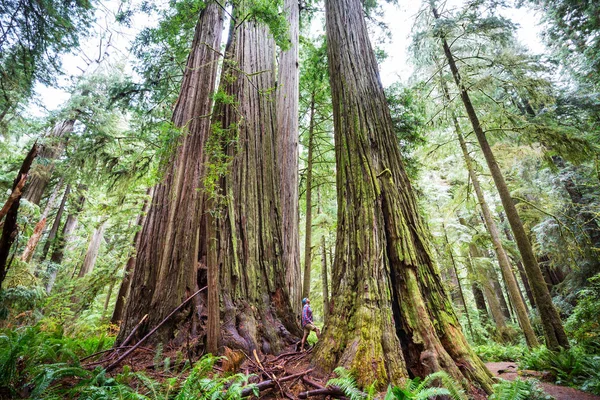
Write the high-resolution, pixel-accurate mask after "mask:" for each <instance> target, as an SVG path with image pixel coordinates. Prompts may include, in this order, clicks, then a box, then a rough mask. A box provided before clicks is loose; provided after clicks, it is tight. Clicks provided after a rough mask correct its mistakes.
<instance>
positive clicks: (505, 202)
mask: <svg viewBox="0 0 600 400" xmlns="http://www.w3.org/2000/svg"><path fill="white" fill-rule="evenodd" d="M432 11H433V14H434V16H435V18H436V19H438V18H439V14H438V12H437V10H436V9H435V8H433V9H432ZM441 40H442V46H443V49H444V54H445V56H446V60H447V62H448V64H449V66H450V70H451V71H452V76H453V77H454V81H455V83H456V86H457V88H458V90H459V92H460V97H461V100H462V102H463V105H464V107H465V110H466V113H467V116H468V118H469V121H470V122H471V125H472V126H473V131H474V132H475V136H476V137H477V141H478V142H479V146H480V147H481V150H482V152H483V155H484V157H485V160H486V162H487V165H488V168H489V169H490V172H491V174H492V178H493V179H494V183H495V185H496V188H497V189H498V194H499V195H500V200H501V201H502V206H503V207H504V211H505V212H506V217H507V219H508V222H509V223H510V226H511V229H512V231H513V235H514V237H515V241H516V242H517V246H518V248H519V252H520V253H521V258H522V260H523V265H524V267H525V272H526V273H527V277H528V279H529V284H530V285H531V290H532V292H533V296H534V298H535V303H536V304H537V305H538V310H539V312H540V316H541V319H542V326H543V327H544V336H545V338H546V345H547V346H548V348H550V349H557V348H559V347H569V341H568V339H567V335H566V333H565V330H564V328H563V326H562V321H561V320H560V316H559V314H558V312H557V311H556V308H554V304H553V303H552V297H551V296H550V291H549V290H548V287H547V286H546V284H545V282H544V277H543V275H542V271H541V270H540V267H539V265H538V263H537V259H536V257H535V254H534V253H533V248H532V246H531V242H530V241H529V237H528V236H527V233H526V232H525V228H524V227H523V223H522V221H521V218H520V216H519V213H518V212H517V208H516V207H515V204H514V202H513V199H512V197H511V195H510V191H509V190H508V186H506V182H505V181H504V175H503V174H502V171H501V170H500V167H499V165H498V163H497V161H496V158H495V156H494V153H493V152H492V149H491V147H490V144H489V143H488V141H487V137H486V135H485V132H484V131H483V128H482V126H481V124H480V122H479V118H478V116H477V113H476V111H475V108H474V107H473V104H472V102H471V98H470V96H469V92H468V90H467V88H466V87H465V86H464V84H463V82H462V79H461V76H460V73H459V71H458V67H457V66H456V62H455V60H454V56H453V55H452V51H451V50H450V46H449V45H448V42H447V41H446V39H445V38H444V37H443V36H442V38H441Z"/></svg>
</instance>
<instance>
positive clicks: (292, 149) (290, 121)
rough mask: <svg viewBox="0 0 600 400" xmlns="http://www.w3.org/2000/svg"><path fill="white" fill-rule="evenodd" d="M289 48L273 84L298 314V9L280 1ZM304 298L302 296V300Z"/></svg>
mask: <svg viewBox="0 0 600 400" xmlns="http://www.w3.org/2000/svg"><path fill="white" fill-rule="evenodd" d="M283 8H284V12H285V13H286V15H287V21H288V24H289V34H290V38H289V39H290V48H289V49H288V50H286V51H283V52H282V53H281V58H280V61H279V66H278V68H279V71H278V74H279V76H278V80H277V110H276V111H277V139H276V141H277V161H278V163H279V176H280V182H281V189H280V198H281V226H282V229H283V234H282V240H283V243H282V247H283V259H284V267H285V278H286V285H287V291H288V292H289V294H290V300H291V303H292V309H293V310H294V312H295V314H297V315H299V314H300V308H301V304H300V294H301V293H302V292H303V291H304V292H305V291H306V290H305V289H303V288H301V287H300V282H301V280H300V243H299V240H298V226H299V225H298V96H299V88H298V83H299V74H298V38H299V28H300V8H299V3H298V1H297V0H284V5H283ZM306 296H307V295H305V297H306Z"/></svg>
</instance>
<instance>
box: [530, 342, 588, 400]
mask: <svg viewBox="0 0 600 400" xmlns="http://www.w3.org/2000/svg"><path fill="white" fill-rule="evenodd" d="M519 367H520V368H523V369H533V370H537V371H550V372H551V373H552V374H553V375H554V376H555V377H556V383H557V384H559V385H567V386H572V387H577V388H581V389H582V390H586V391H589V392H592V393H595V394H600V356H598V355H593V354H589V353H586V351H585V349H583V348H581V347H572V348H570V349H568V350H561V351H558V352H553V351H550V350H548V349H546V348H545V347H540V348H539V349H534V350H532V351H531V352H530V354H528V355H526V356H524V357H523V359H522V360H521V362H520V363H519Z"/></svg>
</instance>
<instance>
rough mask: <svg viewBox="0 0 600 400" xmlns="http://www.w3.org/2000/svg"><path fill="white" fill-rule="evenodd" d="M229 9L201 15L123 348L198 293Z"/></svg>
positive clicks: (140, 251) (166, 334) (145, 232)
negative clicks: (206, 155) (213, 118)
mask: <svg viewBox="0 0 600 400" xmlns="http://www.w3.org/2000/svg"><path fill="white" fill-rule="evenodd" d="M222 12H223V11H222V9H221V7H220V6H219V5H217V4H216V3H214V2H208V3H207V4H206V7H205V8H204V9H203V10H202V11H201V12H200V16H199V19H198V23H197V25H196V31H195V35H194V39H193V42H192V47H191V50H190V54H189V56H188V59H187V64H186V68H185V72H184V77H183V81H182V83H181V89H180V93H179V98H178V100H177V103H176V105H175V110H174V112H173V117H172V121H173V124H174V125H175V126H177V127H179V128H181V129H182V131H183V134H182V136H181V138H180V140H179V143H178V146H177V148H176V149H175V151H174V152H173V154H172V155H171V158H170V160H169V163H168V166H167V171H166V174H165V176H164V178H163V180H162V182H161V183H159V184H158V185H157V186H156V187H155V190H154V194H153V196H152V202H151V204H150V209H149V211H148V216H147V217H146V221H145V223H144V226H143V228H142V240H141V241H140V243H139V246H138V248H137V249H136V250H137V255H136V264H135V273H134V276H133V279H132V286H131V292H130V295H129V298H128V299H127V305H126V308H125V316H124V319H123V323H122V324H121V330H120V332H119V336H118V338H117V343H120V342H121V341H122V340H124V339H125V338H126V337H127V335H129V333H130V332H131V330H132V329H133V328H134V327H135V326H136V325H137V324H138V322H139V321H140V320H141V319H142V317H143V316H144V315H145V314H148V319H147V320H146V323H144V324H143V326H140V328H139V329H138V330H137V332H136V335H137V336H140V335H141V336H143V335H145V334H146V333H147V332H148V330H149V329H152V328H153V327H155V326H156V325H158V324H159V323H160V322H161V321H162V320H163V319H164V318H165V317H166V316H167V315H168V314H169V313H170V312H171V311H172V310H173V309H175V308H176V307H177V306H179V305H180V304H181V302H182V301H183V300H184V299H185V298H186V297H187V296H189V295H190V294H192V293H193V291H194V289H195V287H196V285H197V266H198V252H197V245H196V243H197V236H198V227H199V224H200V209H201V197H202V193H201V190H200V189H201V187H202V176H203V173H204V163H203V157H202V154H203V152H204V146H205V143H206V140H207V137H208V134H209V131H210V117H209V115H210V113H211V108H212V95H213V93H214V90H215V85H216V75H217V68H218V64H219V53H218V51H217V49H219V47H220V45H221V32H222V30H223V16H222ZM184 314H185V313H181V314H179V317H181V318H172V319H171V320H170V321H169V322H168V323H166V324H164V325H162V327H161V328H160V329H159V331H158V332H157V335H155V336H154V338H155V340H157V341H168V340H170V339H171V338H172V337H173V334H174V332H175V330H176V327H177V326H178V325H179V323H180V322H182V318H184V317H186V316H185V315H184Z"/></svg>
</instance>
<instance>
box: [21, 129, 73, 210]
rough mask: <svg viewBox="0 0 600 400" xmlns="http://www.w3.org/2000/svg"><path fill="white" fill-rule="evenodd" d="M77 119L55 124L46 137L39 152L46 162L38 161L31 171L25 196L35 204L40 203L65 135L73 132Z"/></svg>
mask: <svg viewBox="0 0 600 400" xmlns="http://www.w3.org/2000/svg"><path fill="white" fill-rule="evenodd" d="M74 125H75V120H73V119H69V120H65V121H61V122H58V123H57V124H56V125H54V128H53V129H52V132H51V133H50V135H48V136H47V137H46V138H45V139H44V143H43V144H42V145H41V148H40V152H39V159H40V160H45V162H44V163H37V164H36V165H35V167H34V168H33V169H32V172H31V182H30V183H29V185H28V186H27V188H26V189H25V192H24V193H23V197H24V198H25V199H27V201H29V202H31V203H33V204H40V201H41V200H42V196H43V195H44V191H45V190H46V187H47V186H48V183H49V182H50V179H51V178H52V171H53V170H54V160H56V159H57V158H58V157H59V156H60V155H61V154H62V152H63V149H64V147H65V136H66V135H68V134H70V133H71V132H73V126H74Z"/></svg>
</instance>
